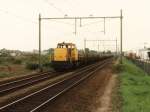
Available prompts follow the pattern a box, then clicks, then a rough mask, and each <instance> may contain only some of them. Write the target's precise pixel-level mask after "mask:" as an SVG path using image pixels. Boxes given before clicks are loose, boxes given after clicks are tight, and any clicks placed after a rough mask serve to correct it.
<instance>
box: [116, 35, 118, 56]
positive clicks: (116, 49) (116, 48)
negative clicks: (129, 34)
mask: <svg viewBox="0 0 150 112" xmlns="http://www.w3.org/2000/svg"><path fill="white" fill-rule="evenodd" d="M117 52H118V51H117V38H116V56H117Z"/></svg>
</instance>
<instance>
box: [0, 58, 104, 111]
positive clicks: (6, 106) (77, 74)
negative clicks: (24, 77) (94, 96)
mask: <svg viewBox="0 0 150 112" xmlns="http://www.w3.org/2000/svg"><path fill="white" fill-rule="evenodd" d="M105 61H106V60H105ZM105 61H104V62H105ZM101 64H102V63H101ZM97 66H98V65H97ZM95 67H96V65H95V66H94V65H93V67H91V66H89V67H84V68H85V70H84V69H82V70H83V71H81V72H79V73H74V74H76V75H72V77H69V78H66V79H63V80H61V81H59V82H56V83H54V84H52V85H50V86H47V87H45V88H43V89H41V90H39V91H37V92H34V93H32V94H29V95H27V96H25V97H23V98H21V99H19V100H16V101H14V102H12V103H9V104H7V105H5V106H3V107H0V110H1V111H2V110H5V109H6V108H9V107H11V106H13V105H15V104H16V103H19V102H21V101H23V100H25V99H27V98H29V97H32V96H34V95H37V94H38V93H40V92H43V91H44V90H47V89H50V88H52V87H54V86H56V85H59V84H61V83H63V82H64V81H67V80H69V79H71V78H73V77H76V76H80V75H79V74H84V72H87V73H88V72H89V70H92V69H94V68H95ZM87 68H88V69H87ZM86 76H87V75H86ZM57 96H58V95H57ZM40 107H41V106H40Z"/></svg>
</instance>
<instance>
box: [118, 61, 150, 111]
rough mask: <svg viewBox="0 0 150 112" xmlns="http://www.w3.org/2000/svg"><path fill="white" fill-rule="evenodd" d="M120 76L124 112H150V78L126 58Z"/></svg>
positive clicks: (120, 91)
mask: <svg viewBox="0 0 150 112" xmlns="http://www.w3.org/2000/svg"><path fill="white" fill-rule="evenodd" d="M119 74H120V75H119V78H120V89H119V93H120V95H121V97H122V107H121V110H122V112H150V76H148V75H146V74H145V73H144V71H143V70H142V69H140V68H139V67H137V66H136V65H134V64H133V63H132V62H131V61H129V60H127V59H125V58H124V59H123V65H122V71H121V72H120V73H119Z"/></svg>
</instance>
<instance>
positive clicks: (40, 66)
mask: <svg viewBox="0 0 150 112" xmlns="http://www.w3.org/2000/svg"><path fill="white" fill-rule="evenodd" d="M39 70H40V72H42V63H41V14H39Z"/></svg>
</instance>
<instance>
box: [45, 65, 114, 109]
mask: <svg viewBox="0 0 150 112" xmlns="http://www.w3.org/2000/svg"><path fill="white" fill-rule="evenodd" d="M111 67H112V64H109V66H107V67H105V68H103V69H102V70H99V71H98V72H96V73H95V74H94V75H93V76H91V77H89V78H88V79H87V80H85V81H84V82H82V83H81V84H80V85H78V86H77V87H75V88H73V89H72V90H70V91H68V92H67V93H65V94H64V95H62V96H60V98H58V99H56V100H55V101H53V102H52V103H51V104H49V106H48V107H47V108H45V109H44V110H42V112H111V111H112V102H111V98H112V91H113V87H114V86H115V83H116V76H114V75H113V74H112V68H111Z"/></svg>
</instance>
